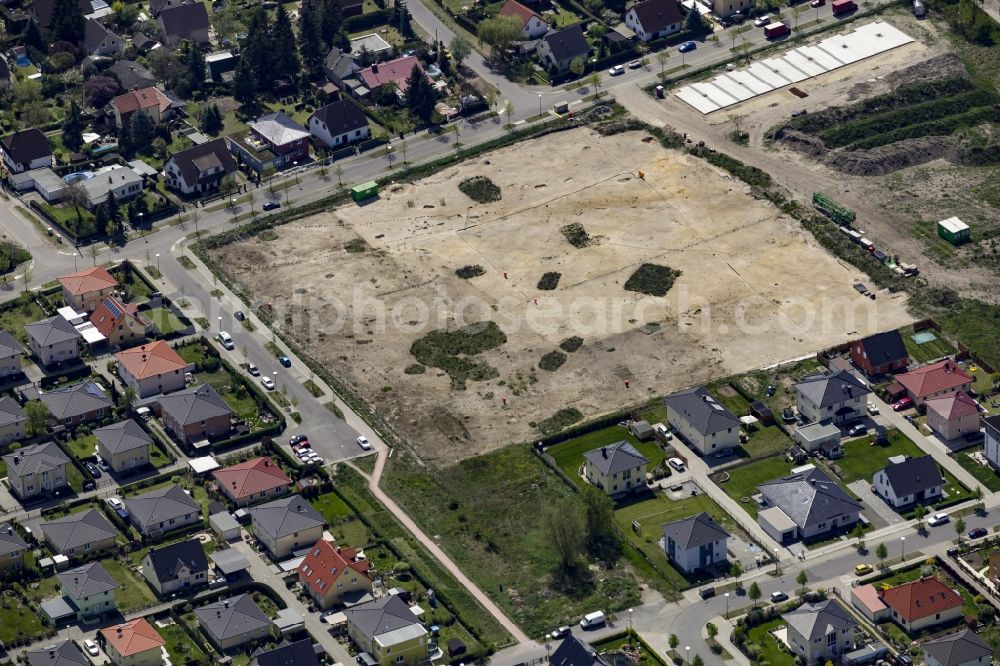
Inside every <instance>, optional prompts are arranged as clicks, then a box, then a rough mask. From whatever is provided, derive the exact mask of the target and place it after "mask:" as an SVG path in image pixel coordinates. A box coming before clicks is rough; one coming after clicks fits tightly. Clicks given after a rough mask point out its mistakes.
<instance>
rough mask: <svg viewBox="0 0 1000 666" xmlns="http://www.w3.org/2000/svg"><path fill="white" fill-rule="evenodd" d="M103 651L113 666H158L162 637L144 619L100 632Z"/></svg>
mask: <svg viewBox="0 0 1000 666" xmlns="http://www.w3.org/2000/svg"><path fill="white" fill-rule="evenodd" d="M100 638H101V642H103V643H104V651H105V652H107V654H108V657H110V658H111V663H113V664H115V666H160V664H161V661H162V651H161V649H160V648H162V647H163V646H164V645H166V641H164V640H163V637H162V636H160V634H159V633H158V632H157V631H156V629H154V628H153V625H151V624H150V623H149V622H147V621H146V618H142V617H141V618H139V619H138V620H132V621H131V622H125V623H123V624H117V625H114V626H112V627H104V628H103V629H101V631H100Z"/></svg>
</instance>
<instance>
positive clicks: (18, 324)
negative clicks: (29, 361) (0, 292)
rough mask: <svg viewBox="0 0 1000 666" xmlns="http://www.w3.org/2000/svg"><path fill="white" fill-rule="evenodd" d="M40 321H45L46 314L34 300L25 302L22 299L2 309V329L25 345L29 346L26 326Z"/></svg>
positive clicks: (0, 326) (0, 317) (0, 325)
mask: <svg viewBox="0 0 1000 666" xmlns="http://www.w3.org/2000/svg"><path fill="white" fill-rule="evenodd" d="M39 319H45V312H43V311H42V308H41V307H40V306H39V305H38V303H36V302H35V301H34V300H33V299H29V300H25V299H24V298H23V297H22V298H19V299H16V300H14V301H11V303H10V304H5V305H4V307H3V308H2V309H0V328H2V329H3V330H5V331H7V332H8V333H10V334H11V335H13V336H14V337H15V338H17V340H18V342H20V343H21V344H23V345H27V344H28V336H27V333H25V331H24V325H25V324H30V323H31V322H33V321H38V320H39Z"/></svg>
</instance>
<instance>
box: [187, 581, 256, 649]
mask: <svg viewBox="0 0 1000 666" xmlns="http://www.w3.org/2000/svg"><path fill="white" fill-rule="evenodd" d="M194 614H195V615H197V616H198V624H199V625H201V630H202V631H204V632H205V635H206V636H208V639H209V640H210V641H212V645H214V646H215V648H216V649H218V650H220V651H221V650H229V649H230V648H234V647H239V646H240V645H245V644H247V643H249V642H250V641H257V640H261V639H265V638H267V637H269V636H270V635H271V618H269V617H268V616H267V613H265V612H264V611H262V610H261V609H260V606H258V605H257V604H256V603H254V600H253V597H251V596H250V595H249V594H240V595H237V596H235V597H232V598H230V599H220V600H219V601H216V602H215V603H211V604H208V605H207V606H202V607H201V608H198V609H196V610H195V612H194Z"/></svg>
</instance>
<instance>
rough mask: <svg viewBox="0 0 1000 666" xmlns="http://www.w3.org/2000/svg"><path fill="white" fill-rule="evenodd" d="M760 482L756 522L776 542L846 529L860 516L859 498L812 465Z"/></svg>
mask: <svg viewBox="0 0 1000 666" xmlns="http://www.w3.org/2000/svg"><path fill="white" fill-rule="evenodd" d="M793 472H795V473H793V474H792V475H790V476H787V477H785V478H783V479H778V480H776V481H770V482H768V483H764V484H761V485H760V486H759V487H758V489H759V490H760V493H761V506H760V508H759V509H758V511H757V523H758V524H759V525H760V526H761V527H762V528H763V529H764V531H765V532H767V533H768V534H769V535H771V537H773V538H774V540H775V541H777V542H778V543H786V542H788V541H793V540H795V539H804V540H809V539H815V538H817V537H819V536H822V535H826V534H829V533H830V532H834V531H847V530H850V529H851V528H853V527H854V525H855V524H856V523H857V522H858V520H859V519H860V517H861V509H862V508H864V507H863V506H862V505H861V503H860V502H858V501H857V500H855V499H854V498H853V497H851V496H850V495H848V494H847V493H846V492H845V491H844V489H843V488H841V487H840V486H839V485H837V483H836V482H835V481H833V480H831V479H830V477H828V476H827V475H826V474H824V473H823V472H821V471H820V470H818V469H816V468H815V467H813V466H812V465H806V466H805V467H801V468H798V470H797V471H796V470H793Z"/></svg>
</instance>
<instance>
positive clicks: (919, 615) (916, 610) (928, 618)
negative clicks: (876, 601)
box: [881, 576, 962, 634]
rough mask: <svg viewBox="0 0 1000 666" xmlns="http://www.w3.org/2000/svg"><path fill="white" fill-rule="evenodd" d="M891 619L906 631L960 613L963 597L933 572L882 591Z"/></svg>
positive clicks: (935, 623)
mask: <svg viewBox="0 0 1000 666" xmlns="http://www.w3.org/2000/svg"><path fill="white" fill-rule="evenodd" d="M881 596H882V603H884V604H885V605H886V606H888V607H889V610H890V611H891V614H890V617H891V618H892V620H893V621H894V622H895V623H896V624H898V625H899V626H900V627H902V628H903V629H904V630H906V631H907V632H909V633H911V634H912V633H916V632H918V631H920V630H921V629H924V628H926V627H931V626H934V625H937V624H945V623H948V622H951V621H953V620H957V619H959V618H961V617H962V597H961V596H959V594H958V593H957V592H955V590H953V589H951V588H950V587H948V586H947V585H945V584H944V583H943V582H941V581H940V580H938V579H937V578H935V577H934V576H924V577H923V578H920V579H919V580H915V581H912V582H910V583H903V584H902V585H897V586H896V587H892V588H889V589H888V590H883V591H882V595H881Z"/></svg>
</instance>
